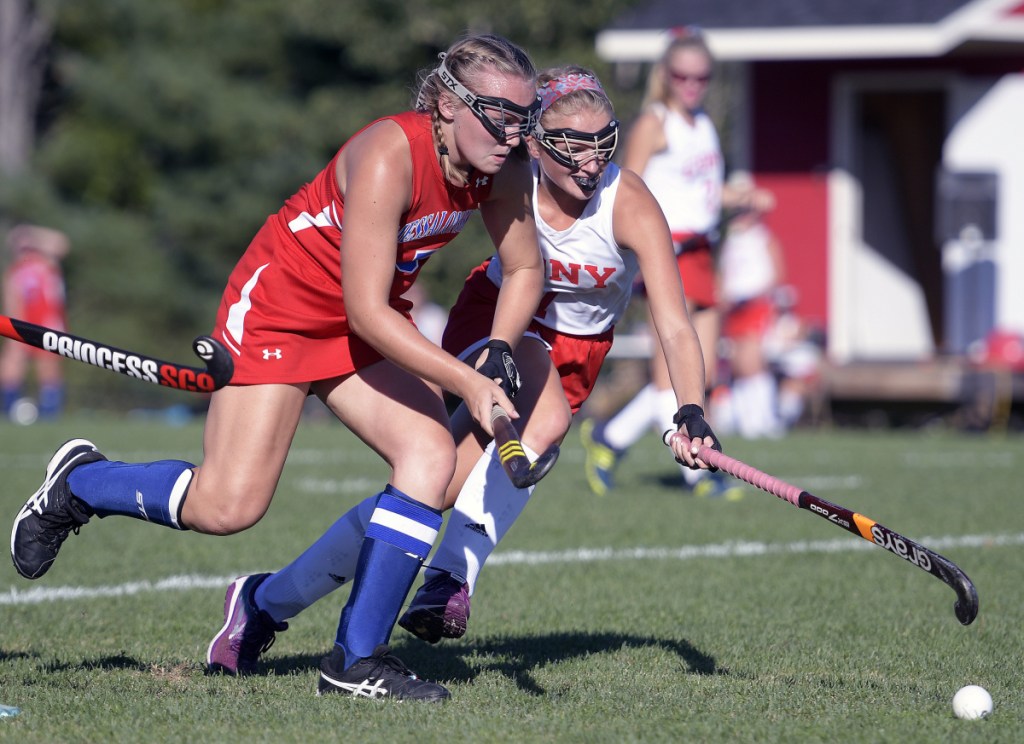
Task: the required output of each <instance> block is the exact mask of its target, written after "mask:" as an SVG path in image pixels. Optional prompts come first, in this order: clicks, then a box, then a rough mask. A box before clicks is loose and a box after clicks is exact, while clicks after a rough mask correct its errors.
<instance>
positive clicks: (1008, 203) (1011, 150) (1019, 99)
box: [943, 74, 1024, 333]
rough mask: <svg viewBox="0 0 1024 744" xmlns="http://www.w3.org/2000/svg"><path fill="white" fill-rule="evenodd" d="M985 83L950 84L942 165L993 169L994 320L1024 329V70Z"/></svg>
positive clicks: (998, 325) (968, 168)
mask: <svg viewBox="0 0 1024 744" xmlns="http://www.w3.org/2000/svg"><path fill="white" fill-rule="evenodd" d="M985 87H986V88H987V90H985V91H982V92H980V96H979V90H978V87H977V83H972V82H971V81H964V82H962V83H961V84H960V85H958V86H957V87H955V88H954V91H953V96H952V106H953V107H954V111H953V112H952V113H953V117H954V119H956V122H955V124H954V125H953V127H952V129H951V131H950V134H949V136H948V138H947V140H946V144H945V147H944V149H943V165H944V167H945V168H946V169H947V170H952V171H994V172H996V173H998V177H999V190H998V202H997V208H996V239H995V241H994V242H993V244H992V245H991V246H989V248H990V249H991V254H992V256H993V257H994V260H995V267H996V313H995V316H996V325H997V327H1000V328H1003V329H1006V330H1011V331H1016V332H1018V333H1024V75H1021V74H1016V75H1006V76H1004V77H1003V78H1001V79H999V80H998V81H996V82H995V84H994V85H991V87H989V86H988V85H986V86H985ZM960 112H963V113H962V115H961V114H960ZM957 117H959V118H958V119H957Z"/></svg>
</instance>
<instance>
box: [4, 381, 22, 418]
mask: <svg viewBox="0 0 1024 744" xmlns="http://www.w3.org/2000/svg"><path fill="white" fill-rule="evenodd" d="M20 397H21V387H20V386H19V385H12V386H9V387H6V386H5V387H4V389H3V406H4V415H5V416H10V415H11V410H12V409H13V408H14V404H15V403H17V402H18V398H20Z"/></svg>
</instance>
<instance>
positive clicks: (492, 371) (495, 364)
mask: <svg viewBox="0 0 1024 744" xmlns="http://www.w3.org/2000/svg"><path fill="white" fill-rule="evenodd" d="M484 348H486V349H487V358H486V359H484V363H483V364H481V365H480V366H479V367H477V370H476V371H477V372H479V373H480V374H482V375H483V376H484V377H487V378H488V379H490V380H494V379H498V380H501V382H499V383H498V384H499V385H501V389H502V390H504V391H505V395H507V396H508V397H509V398H514V397H515V395H516V393H518V392H519V388H520V387H521V386H522V380H521V379H520V377H519V370H518V369H516V363H515V362H514V361H513V360H512V347H511V346H509V345H508V344H507V343H506V342H505V341H500V340H498V339H493V338H492V339H491V340H490V341H488V342H487V346H485V347H484Z"/></svg>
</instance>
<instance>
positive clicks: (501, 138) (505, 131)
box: [437, 60, 540, 144]
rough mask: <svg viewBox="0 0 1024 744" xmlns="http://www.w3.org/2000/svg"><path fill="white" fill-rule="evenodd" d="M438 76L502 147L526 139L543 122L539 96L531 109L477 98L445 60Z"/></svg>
mask: <svg viewBox="0 0 1024 744" xmlns="http://www.w3.org/2000/svg"><path fill="white" fill-rule="evenodd" d="M437 76H438V77H439V78H440V79H441V82H442V83H444V84H445V86H446V87H447V88H448V90H450V91H451V92H452V93H454V94H455V95H457V96H458V97H459V98H460V99H462V102H463V103H465V104H466V105H467V106H469V110H470V111H472V112H473V115H474V116H476V118H477V119H479V120H480V123H481V124H483V125H484V129H486V130H487V131H488V132H489V133H490V135H491V136H492V137H494V138H495V139H496V140H498V142H500V143H502V144H505V143H506V142H508V140H509V139H511V138H514V137H526V136H527V135H529V134H530V132H532V131H533V130H534V128H535V127H536V126H537V123H538V121H539V120H540V96H539V95H538V96H537V98H536V100H535V101H534V102H533V103H531V104H530V105H529V106H520V105H519V104H517V103H513V102H512V101H510V100H508V99H507V98H495V97H492V96H478V95H477V94H476V93H474V92H473V91H471V90H470V89H469V88H467V87H466V86H465V85H463V84H462V83H460V82H459V81H458V80H456V78H455V76H454V75H452V74H451V72H449V71H448V68H447V67H445V64H444V60H441V64H440V65H439V66H438V68H437ZM510 130H511V131H510Z"/></svg>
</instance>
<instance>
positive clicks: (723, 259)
mask: <svg viewBox="0 0 1024 744" xmlns="http://www.w3.org/2000/svg"><path fill="white" fill-rule="evenodd" d="M729 184H730V186H731V187H732V188H733V189H734V190H735V191H736V192H737V193H740V194H742V193H744V192H752V191H753V190H754V182H753V180H751V179H750V178H749V176H742V175H734V176H733V177H732V178H730V179H729ZM771 206H772V205H770V204H768V203H764V204H760V205H759V206H758V207H757V208H749V209H742V210H740V211H739V212H737V213H736V214H735V215H734V216H732V217H731V218H730V219H729V220H728V226H727V228H726V231H725V238H724V240H723V241H722V245H721V249H720V251H719V256H718V271H719V281H720V295H721V297H720V301H721V308H722V339H723V344H722V345H721V348H722V349H723V350H724V351H723V355H722V356H723V358H724V360H725V362H726V367H727V369H728V373H729V379H728V386H727V391H726V392H725V395H724V396H720V395H719V389H721V387H725V386H720V388H719V389H716V390H715V393H714V395H713V396H712V397H713V398H714V399H715V400H716V401H717V400H718V399H719V398H720V397H723V398H724V399H725V403H724V405H723V406H721V407H719V406H718V405H717V403H716V405H715V406H714V407H713V413H714V416H715V423H716V425H717V426H718V430H719V433H725V432H735V433H736V434H738V435H739V436H741V437H744V438H745V439H758V438H760V437H776V436H779V435H780V434H781V433H782V422H781V420H780V419H779V415H778V411H777V405H778V404H777V390H776V387H777V386H776V381H775V374H774V372H773V371H772V370H771V368H770V365H769V363H768V358H767V355H766V353H765V344H766V339H767V336H768V333H769V332H770V331H771V329H772V328H773V327H774V325H775V321H776V316H777V312H776V307H775V302H776V296H777V294H778V292H777V290H778V289H779V288H780V287H781V286H782V283H783V281H784V280H785V264H784V258H783V255H782V247H781V246H780V244H779V241H778V240H777V239H776V237H775V235H774V234H773V233H772V232H771V230H769V229H768V226H767V225H765V223H764V221H763V220H762V215H763V214H764V211H765V209H767V208H770V207H771Z"/></svg>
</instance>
